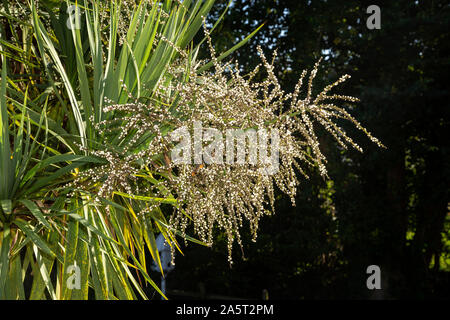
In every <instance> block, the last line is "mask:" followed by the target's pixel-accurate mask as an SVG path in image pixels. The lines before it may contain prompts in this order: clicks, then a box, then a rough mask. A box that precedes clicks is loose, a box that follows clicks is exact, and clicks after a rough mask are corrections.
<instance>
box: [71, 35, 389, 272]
mask: <svg viewBox="0 0 450 320" xmlns="http://www.w3.org/2000/svg"><path fill="white" fill-rule="evenodd" d="M205 34H206V38H207V43H208V46H209V50H210V52H211V58H212V59H211V60H212V61H213V64H214V70H213V71H209V72H203V73H199V72H198V70H199V68H200V67H201V66H202V65H204V62H202V63H193V64H191V68H190V70H187V68H186V65H189V64H188V63H187V61H186V59H188V57H189V55H188V54H181V55H180V58H179V59H178V60H176V61H175V62H174V63H173V64H172V65H170V66H169V67H168V71H167V74H166V75H165V76H164V77H162V79H161V81H160V82H159V83H158V85H157V87H156V89H155V92H153V96H152V100H151V102H146V103H143V102H140V101H134V102H132V103H127V104H123V105H109V106H108V107H106V108H105V109H104V111H106V112H112V114H113V117H112V118H111V117H110V118H108V119H110V120H105V121H102V122H100V123H98V125H97V129H98V131H99V135H100V136H104V137H105V144H104V149H102V150H99V151H94V152H92V154H95V155H97V156H99V157H101V158H103V159H105V160H106V161H107V164H105V165H102V166H99V167H97V168H93V169H89V170H86V171H84V172H82V173H81V174H80V175H79V177H77V182H78V183H79V184H80V183H81V182H82V181H84V180H85V179H93V180H94V181H99V182H100V187H99V188H98V192H99V195H101V196H110V195H111V194H112V192H113V191H114V190H117V189H119V190H123V191H125V192H129V193H134V194H136V193H138V192H139V190H138V189H136V188H137V186H138V185H139V186H144V189H142V188H141V190H140V192H145V193H147V194H145V195H153V196H154V195H157V196H161V197H164V196H167V195H168V194H171V195H174V196H175V197H176V198H177V201H178V205H177V206H176V208H175V210H174V212H173V214H172V216H171V217H170V223H171V225H172V226H173V227H174V228H177V229H178V230H181V232H182V234H185V232H186V229H187V227H188V226H189V224H190V223H192V224H193V228H194V231H195V233H196V235H197V236H198V237H199V238H200V240H202V241H204V242H206V243H207V244H208V245H212V244H213V240H214V239H213V231H214V230H215V228H219V229H220V230H223V231H224V232H225V233H226V235H227V238H228V256H229V262H230V264H231V263H232V247H233V244H234V243H235V242H237V243H238V244H239V245H240V246H241V247H242V242H241V236H240V229H241V228H242V226H243V223H244V221H248V222H249V225H250V230H251V233H252V235H253V240H255V239H256V237H257V231H258V224H259V220H260V219H261V217H262V216H263V215H266V214H271V213H273V211H274V201H275V197H274V189H275V187H277V188H279V189H280V190H281V191H282V192H284V193H286V194H287V195H289V196H290V198H291V201H292V204H293V205H295V195H296V193H297V187H298V185H299V183H300V181H299V175H298V173H300V174H301V176H303V177H305V178H308V176H307V173H306V172H307V171H308V168H309V170H310V169H311V168H317V169H318V170H319V172H320V174H321V175H322V176H326V175H327V170H326V166H325V164H326V157H325V156H324V154H323V153H322V152H321V150H320V144H319V139H318V137H317V135H316V133H315V132H316V129H317V127H318V126H319V125H320V126H323V127H324V128H325V129H326V130H327V131H328V132H329V133H330V134H331V135H332V136H333V137H334V138H335V139H336V141H337V142H338V143H339V144H340V145H341V146H342V147H344V148H347V146H352V147H354V148H356V149H357V150H359V151H362V149H361V148H360V147H359V146H358V145H357V144H356V143H355V142H354V141H353V140H352V139H351V138H350V137H349V136H348V135H347V134H346V133H345V131H344V130H343V129H342V128H340V127H339V126H338V125H337V124H336V120H337V119H346V120H349V121H351V122H352V123H353V124H354V125H355V126H356V128H358V129H360V130H362V131H363V132H364V133H365V134H366V135H367V136H368V137H369V138H370V139H371V140H372V141H373V142H375V143H377V144H378V145H379V146H382V144H381V143H380V142H379V141H378V140H377V139H376V138H375V137H373V136H372V135H371V134H370V133H369V132H368V131H367V130H366V129H364V128H363V127H362V126H361V124H360V123H359V122H358V121H357V120H356V119H354V118H353V117H352V116H351V115H350V114H349V113H348V112H347V111H346V110H345V109H344V108H343V107H339V106H337V105H336V104H335V102H337V101H341V102H344V103H354V102H357V101H358V99H357V98H354V97H350V96H345V95H337V94H331V95H330V94H329V92H330V91H331V90H332V89H333V88H334V87H336V86H338V85H339V84H340V83H342V82H344V81H345V80H347V79H348V78H349V76H348V75H344V76H342V77H341V78H339V79H338V80H337V81H336V82H334V83H332V84H330V85H328V86H326V87H325V88H324V89H323V90H322V92H320V93H319V94H318V95H316V96H313V92H312V91H313V90H312V87H313V80H314V78H315V77H316V74H317V71H318V67H319V62H320V61H319V62H318V63H316V64H315V66H314V68H313V69H312V71H311V72H310V73H309V76H308V72H307V71H303V72H302V74H301V76H300V79H299V81H298V83H297V85H296V87H295V90H294V92H292V93H286V92H284V91H283V89H282V88H281V85H280V83H279V81H278V79H277V77H276V74H275V72H274V61H275V55H274V57H273V59H272V62H269V61H268V60H267V58H266V57H265V55H264V54H263V52H262V50H261V48H258V52H259V55H260V57H261V61H262V63H261V65H259V66H258V67H257V68H256V69H255V70H254V71H253V72H251V73H250V74H249V75H248V76H242V75H241V74H240V72H239V69H238V68H237V67H236V66H237V63H231V62H228V63H222V62H219V60H218V58H217V56H216V54H215V51H214V48H213V46H212V42H211V37H210V35H209V31H208V30H207V29H206V27H205ZM161 41H166V42H167V43H169V44H170V45H172V44H171V43H170V42H168V41H167V40H166V39H161ZM176 50H177V51H179V50H181V49H180V48H176ZM261 67H262V68H263V69H264V70H265V72H266V75H267V77H266V79H265V80H264V81H261V82H258V81H255V80H254V78H255V75H256V74H257V73H258V72H259V69H260V68H261ZM304 82H305V84H304ZM303 87H306V88H305V89H306V90H302V88H303ZM198 122H201V123H202V124H203V127H210V128H215V129H217V130H219V131H220V132H222V133H224V132H226V131H227V130H228V129H244V130H245V129H249V128H257V129H261V128H263V129H266V130H267V132H270V131H271V130H277V131H278V132H279V135H280V136H279V147H278V152H279V170H278V171H277V172H276V173H274V174H271V175H267V174H260V172H261V169H264V167H265V166H266V164H265V163H263V162H261V161H259V162H258V163H256V164H254V163H240V164H236V163H233V164H228V163H225V162H224V163H223V164H206V163H202V164H198V163H197V164H178V163H174V162H172V161H171V159H170V157H169V154H170V150H171V149H172V148H173V147H174V143H173V142H172V141H171V140H170V139H169V138H168V136H169V135H168V133H169V132H170V131H171V130H175V129H177V128H180V127H183V126H184V127H186V128H194V123H198ZM115 132H116V135H115V137H116V138H115V140H116V141H118V142H117V143H116V144H115V145H114V148H111V147H109V146H108V143H107V141H108V139H110V138H109V137H110V135H114V133H115ZM192 148H195V146H194V145H193V144H192ZM141 170H146V172H148V170H149V171H150V172H152V174H153V175H155V176H158V178H160V179H161V180H160V185H154V184H153V185H149V184H146V183H145V182H143V181H136V180H137V179H138V176H139V175H138V173H139V172H140V171H141ZM153 206H155V204H153ZM153 208H155V207H153Z"/></svg>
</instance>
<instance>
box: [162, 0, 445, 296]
mask: <svg viewBox="0 0 450 320" xmlns="http://www.w3.org/2000/svg"><path fill="white" fill-rule="evenodd" d="M371 4H377V5H378V6H379V7H380V8H381V29H380V30H376V29H375V30H369V29H368V28H367V27H366V20H367V18H368V17H369V14H367V13H366V8H367V7H368V6H369V5H371ZM225 5H226V3H225V1H218V3H217V5H216V7H215V9H214V11H213V12H214V13H213V16H212V17H211V19H212V21H214V20H215V17H218V16H219V15H220V13H221V12H222V10H223V9H224V7H225ZM449 19H450V6H449V4H448V2H447V1H439V0H434V1H385V2H381V1H378V2H376V3H375V2H373V3H372V1H371V2H366V1H334V0H328V1H326V0H315V1H303V0H284V1H281V0H280V1H276V0H250V1H234V2H233V3H232V6H231V7H230V9H229V11H228V12H227V14H226V18H225V20H224V21H223V22H222V23H221V24H220V25H219V26H218V28H217V29H216V30H215V31H214V33H213V38H214V39H213V40H214V42H215V43H216V50H217V51H223V50H225V49H226V48H230V47H231V46H232V44H233V43H236V42H237V39H241V38H242V37H243V36H245V35H247V34H249V33H250V32H251V31H253V30H254V29H255V28H256V27H257V26H258V25H260V24H261V23H263V22H265V26H264V27H263V28H262V29H261V31H260V32H259V33H258V34H257V35H256V36H255V37H254V38H253V39H252V40H251V42H250V43H249V44H247V45H246V46H244V47H242V48H241V49H240V50H239V51H238V52H237V53H236V54H235V55H234V58H237V59H238V60H239V63H240V64H241V65H242V66H243V69H244V70H247V71H248V70H250V69H251V68H252V67H254V66H255V65H256V64H258V63H259V61H260V60H259V58H258V56H257V52H256V46H257V45H258V44H260V45H261V46H262V47H263V49H264V51H265V52H266V53H267V54H270V52H271V51H272V50H273V49H275V48H277V49H278V58H277V61H276V66H277V69H278V70H277V71H278V73H279V76H280V79H281V81H282V84H283V86H284V88H286V89H287V90H291V89H292V88H293V87H294V85H295V83H296V82H297V79H298V77H299V75H300V73H301V70H303V69H305V68H309V69H310V68H311V67H312V66H313V64H314V63H315V62H316V61H317V60H318V58H319V57H321V56H322V57H324V61H323V62H322V67H321V69H320V70H321V72H320V75H319V77H318V78H319V79H318V80H317V82H316V88H320V86H323V84H325V83H329V82H331V81H334V80H336V79H337V78H338V77H339V76H340V75H342V74H344V73H349V74H351V75H352V78H351V79H350V80H349V81H348V83H346V84H345V86H343V87H341V88H340V89H339V90H340V91H339V92H340V93H343V94H348V95H354V96H357V97H359V98H360V99H361V102H360V103H358V104H357V106H356V107H355V108H354V109H353V110H351V111H352V113H353V114H354V115H355V117H356V118H357V119H358V120H360V121H361V123H362V124H363V125H364V126H365V127H366V128H368V129H369V131H371V132H372V133H373V134H374V135H375V136H376V137H378V138H380V140H381V141H382V142H383V143H384V144H385V145H386V146H387V149H379V148H377V146H376V145H374V144H372V143H370V141H369V140H368V139H367V138H365V137H363V136H362V135H360V134H358V133H357V132H352V133H353V137H355V141H357V142H358V143H359V144H360V145H361V146H362V147H363V148H364V150H365V152H364V153H363V154H360V153H358V152H356V151H350V150H349V151H344V150H340V149H338V148H337V146H336V145H335V144H334V143H333V142H332V141H331V139H329V137H327V136H326V135H325V134H324V135H323V138H322V142H323V147H322V148H323V150H324V151H325V152H326V154H327V156H328V157H329V163H328V168H329V175H330V180H329V181H324V180H322V179H320V178H319V177H318V175H317V174H316V175H315V174H314V173H313V174H312V177H311V179H310V180H309V181H305V182H303V184H302V185H301V187H300V190H299V193H298V196H297V206H295V207H292V206H291V205H290V200H289V199H287V198H286V197H284V196H282V195H281V194H280V195H279V196H278V198H279V199H278V201H277V208H276V210H277V212H276V214H275V215H274V216H271V217H265V218H264V219H262V221H261V227H260V230H259V237H258V239H257V242H256V243H253V242H251V241H250V236H249V235H246V239H245V241H244V251H243V253H244V256H245V258H244V256H243V254H242V252H241V250H240V249H239V248H238V247H237V246H236V247H235V250H234V253H233V255H234V265H233V267H232V268H230V267H229V265H228V263H227V259H226V242H225V239H222V237H221V235H220V234H218V239H219V241H218V242H217V244H216V245H215V247H214V248H212V249H209V248H203V247H200V246H198V245H192V244H191V245H189V246H188V247H186V248H185V250H184V251H185V255H184V256H181V255H178V256H177V259H176V267H175V270H174V271H173V272H172V273H170V274H169V275H168V277H167V288H168V294H169V297H172V298H174V299H176V298H179V297H182V298H189V297H192V298H195V297H199V298H200V297H203V298H211V297H214V296H217V295H220V296H228V297H236V298H257V299H259V298H261V297H262V294H263V291H264V292H265V295H267V294H268V297H269V298H270V299H299V298H305V299H317V298H320V299H342V298H344V299H346V298H350V299H353V298H394V299H396V298H418V299H421V298H440V299H442V298H447V299H448V298H449V297H450V290H449V288H450V277H449V275H450V230H449V229H450V228H449V227H450V215H449V210H448V204H449V145H448V143H447V142H448V136H446V132H447V133H448V125H449V117H448V110H449V103H448V101H449V92H448V81H449V76H448V71H449V63H450V59H449V57H450V52H449V43H450V37H449V35H450V31H449V30H450V28H449ZM348 130H351V129H350V128H349V129H348ZM372 264H375V265H379V266H380V268H381V277H382V290H379V291H370V290H368V289H367V287H366V279H367V277H368V275H367V274H366V268H367V266H369V265H372Z"/></svg>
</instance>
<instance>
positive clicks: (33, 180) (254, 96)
mask: <svg viewBox="0 0 450 320" xmlns="http://www.w3.org/2000/svg"><path fill="white" fill-rule="evenodd" d="M73 5H75V4H74V3H72V2H70V1H65V2H61V4H60V3H58V4H57V5H55V4H54V2H47V1H40V2H38V1H36V0H32V1H30V2H29V5H23V4H22V2H20V1H17V2H13V3H12V4H11V5H9V6H2V7H0V16H1V17H2V21H1V23H2V24H1V30H0V32H1V39H2V41H1V42H0V49H1V50H0V51H1V52H2V68H1V70H2V73H1V81H2V82H1V92H0V94H1V99H0V107H1V113H0V115H1V118H0V120H1V121H0V125H1V130H0V134H1V136H0V138H1V139H0V142H1V148H0V152H1V154H0V157H1V161H2V163H1V165H0V170H1V172H0V173H1V175H0V177H1V179H2V180H1V184H0V204H1V209H0V224H1V225H0V228H1V229H0V239H1V249H0V299H46V298H51V299H87V298H88V297H93V298H96V299H136V298H138V297H141V298H144V299H146V298H147V295H146V293H145V289H144V288H145V287H146V286H147V285H148V284H150V285H151V286H153V287H154V289H155V290H157V291H158V292H159V293H160V294H163V293H162V292H161V291H160V290H159V288H158V287H157V285H156V284H155V283H154V282H153V280H152V279H151V277H150V276H149V274H148V273H147V269H148V265H149V263H151V261H148V258H146V248H147V250H148V252H149V253H150V254H151V257H152V259H151V260H153V261H155V262H156V264H158V265H159V267H160V269H161V270H162V269H163V268H161V260H160V257H159V253H158V250H157V248H156V241H155V235H157V234H159V233H162V234H163V236H164V237H165V239H166V240H167V242H168V243H169V245H170V246H171V248H172V250H176V249H178V250H179V251H180V252H181V249H180V246H179V244H178V242H177V239H176V236H177V235H178V236H180V237H181V238H182V239H184V240H191V241H194V242H197V243H200V244H203V245H208V246H210V245H212V243H213V240H214V239H213V230H214V229H215V228H218V229H219V230H223V231H224V232H225V233H226V235H227V238H228V253H229V261H230V263H231V262H232V260H231V253H232V252H231V248H232V245H233V243H234V241H237V243H238V244H240V245H242V243H241V238H240V231H239V230H240V228H241V227H242V225H243V222H244V221H245V220H247V221H249V223H250V228H251V231H252V234H253V236H254V238H256V234H257V229H258V221H259V219H260V218H261V217H262V216H263V215H264V214H266V213H270V212H272V211H273V206H274V192H275V187H277V188H279V189H280V190H281V191H282V192H284V193H286V194H288V195H289V196H290V197H291V199H292V202H293V203H294V196H295V194H296V192H297V190H296V187H297V185H298V183H299V180H298V175H299V174H300V175H303V176H305V177H307V171H308V170H309V169H308V167H312V168H318V169H319V172H320V174H321V175H323V176H326V168H325V163H326V159H325V157H324V155H323V154H322V152H321V150H320V148H319V141H318V138H317V136H316V134H315V129H316V126H317V125H320V126H323V127H324V128H325V129H326V130H327V131H328V132H330V134H331V135H332V136H333V137H334V138H335V139H336V140H337V142H338V143H339V144H340V145H341V146H342V147H346V146H347V145H350V146H352V147H355V148H357V149H358V150H361V149H360V148H359V147H358V145H357V144H356V143H355V142H353V141H352V140H351V138H350V137H348V136H347V135H346V133H345V132H344V130H343V129H342V128H340V127H338V126H337V124H336V123H335V121H336V120H337V119H347V120H349V121H351V122H353V123H354V125H355V126H356V127H357V128H358V129H360V130H362V131H364V132H365V133H366V134H367V136H368V137H369V138H370V139H371V140H372V141H374V142H375V143H377V144H379V145H380V146H381V144H380V142H379V141H378V140H377V139H376V138H374V137H372V136H371V134H370V133H369V132H367V131H366V130H365V129H364V128H363V127H362V126H361V125H360V124H359V123H358V122H357V121H356V120H355V119H354V118H353V117H351V116H350V114H349V113H348V112H347V111H346V110H345V109H344V108H342V107H339V106H337V105H335V104H334V103H335V102H338V101H342V102H344V103H350V102H355V101H357V99H356V98H353V97H348V96H342V95H336V94H331V93H330V91H331V90H332V89H333V87H335V86H337V85H338V84H339V83H341V82H343V81H345V80H346V79H347V78H348V76H343V77H341V78H340V79H339V80H338V81H336V82H335V83H333V84H331V85H329V86H327V87H325V88H324V89H323V90H322V92H321V93H319V94H318V95H315V96H313V94H312V84H313V80H314V77H315V76H316V73H317V67H318V64H316V65H315V66H314V68H313V70H312V71H311V72H310V73H309V74H307V72H306V71H305V72H303V73H302V74H301V77H300V81H299V83H298V85H297V86H296V89H295V91H294V92H293V93H285V92H284V91H283V90H282V89H281V87H280V85H279V82H278V80H277V78H276V76H275V73H274V67H273V61H272V62H269V61H268V60H267V59H266V57H265V56H264V54H263V52H262V50H261V49H259V53H260V56H261V66H260V67H262V69H263V72H265V74H266V80H264V81H262V82H257V81H254V80H253V78H254V77H255V75H256V74H257V73H258V72H259V68H260V67H258V68H257V69H255V70H254V71H253V72H251V73H250V75H248V76H242V75H241V74H240V72H239V68H238V67H237V64H236V63H231V62H228V63H223V62H222V61H224V60H223V59H224V58H226V57H227V56H228V55H229V54H230V53H232V52H233V51H234V50H236V49H237V48H239V47H240V46H241V45H243V44H244V43H245V42H247V41H248V39H250V38H251V36H252V35H253V34H254V33H252V34H250V35H249V36H248V37H247V38H245V39H244V41H242V42H240V43H238V44H237V45H236V46H235V47H233V48H232V49H230V50H229V51H227V52H225V53H223V54H221V55H217V54H216V52H215V51H214V47H213V45H212V41H211V37H210V31H211V30H208V28H207V27H206V24H205V22H204V17H205V16H206V15H207V14H208V12H209V10H210V9H211V7H212V5H213V1H212V0H206V1H192V0H184V1H170V0H167V1H151V0H148V1H109V2H104V1H103V2H100V1H98V2H97V1H80V2H78V3H77V4H76V7H75V9H74V7H73ZM17 17H20V19H17ZM202 25H203V27H204V28H203V30H204V34H205V38H204V39H203V41H202V42H201V43H199V44H195V43H193V38H194V36H195V34H196V33H197V32H198V31H199V30H201V28H202ZM256 31H257V30H256ZM256 31H255V32H256ZM205 41H206V44H207V47H208V49H209V51H210V53H211V59H210V61H200V60H198V59H197V55H198V52H199V50H200V45H201V44H202V43H204V42H205ZM302 88H304V89H303V90H302ZM198 123H201V124H202V125H203V127H204V128H214V129H215V130H216V132H225V131H226V130H230V129H234V130H236V129H242V130H248V129H267V130H269V131H270V130H274V131H276V132H277V133H279V141H278V145H279V147H278V152H279V158H277V159H279V163H277V164H278V166H279V170H277V171H276V172H275V173H273V174H262V173H263V172H264V170H265V168H266V163H263V161H261V159H258V161H257V162H256V163H254V162H248V163H247V162H245V161H244V162H243V163H238V164H235V163H233V164H230V163H209V162H207V161H203V160H205V159H204V157H203V160H201V161H200V163H198V162H197V163H191V162H189V163H179V162H176V161H174V160H173V157H172V155H173V150H174V149H176V146H177V141H175V140H174V139H173V132H176V131H177V130H178V129H179V128H187V129H186V130H187V131H186V132H187V133H188V134H189V135H190V134H192V132H193V130H194V129H195V126H196V124H198ZM193 128H194V129H193ZM202 133H203V132H202ZM194 134H195V132H194ZM204 136H205V137H206V133H205V134H204ZM209 138H211V137H209ZM259 138H260V139H263V140H267V141H268V140H271V141H272V140H273V138H272V137H270V139H269V137H268V136H261V137H259ZM244 142H245V140H244ZM272 142H273V141H272ZM188 147H189V148H192V149H193V150H196V148H198V145H197V146H196V142H195V141H194V143H191V141H189V142H188ZM203 147H204V148H208V145H203V146H202V145H200V149H201V148H203ZM238 147H239V146H238ZM244 148H245V145H244ZM209 149H211V148H209ZM210 151H211V150H210ZM213 153H214V154H215V155H220V150H219V149H217V150H213ZM167 206H169V207H170V206H172V207H173V210H169V211H167V208H168V207H167ZM191 223H192V225H193V227H194V234H193V235H192V234H191V235H190V236H189V235H188V234H187V230H186V229H187V227H188V226H189V225H191ZM195 237H198V238H199V240H197V239H196V238H195ZM76 268H78V269H79V270H80V279H77V281H75V286H74V283H73V282H71V281H72V279H73V275H72V274H71V273H72V271H73V270H74V269H76Z"/></svg>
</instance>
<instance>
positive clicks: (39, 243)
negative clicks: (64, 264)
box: [14, 219, 56, 257]
mask: <svg viewBox="0 0 450 320" xmlns="http://www.w3.org/2000/svg"><path fill="white" fill-rule="evenodd" d="M14 224H15V225H16V226H18V227H19V229H20V230H22V232H23V233H24V234H25V235H26V236H27V237H29V238H30V239H31V241H32V242H33V243H34V244H35V245H36V247H38V248H39V249H40V250H41V251H43V252H45V253H46V254H48V255H50V256H52V257H56V254H55V253H54V252H53V251H52V250H51V249H50V248H49V246H48V244H47V243H46V242H45V241H44V240H42V238H41V237H40V236H39V235H38V234H37V233H35V232H34V231H33V230H32V229H31V227H30V225H29V224H28V223H27V222H25V221H24V220H22V219H15V220H14Z"/></svg>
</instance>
